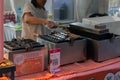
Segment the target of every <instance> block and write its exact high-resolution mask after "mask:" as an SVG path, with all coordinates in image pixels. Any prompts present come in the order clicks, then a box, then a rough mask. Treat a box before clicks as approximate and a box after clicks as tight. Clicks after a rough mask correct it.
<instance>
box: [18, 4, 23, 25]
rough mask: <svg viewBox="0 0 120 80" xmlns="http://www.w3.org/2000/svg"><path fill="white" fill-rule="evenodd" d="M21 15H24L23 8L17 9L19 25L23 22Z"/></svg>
mask: <svg viewBox="0 0 120 80" xmlns="http://www.w3.org/2000/svg"><path fill="white" fill-rule="evenodd" d="M21 15H22V7H21V6H18V8H17V23H20V22H21Z"/></svg>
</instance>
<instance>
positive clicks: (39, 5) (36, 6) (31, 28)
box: [22, 0, 55, 40]
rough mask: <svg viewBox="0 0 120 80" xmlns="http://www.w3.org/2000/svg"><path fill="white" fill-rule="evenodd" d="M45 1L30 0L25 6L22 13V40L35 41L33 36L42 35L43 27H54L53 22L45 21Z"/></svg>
mask: <svg viewBox="0 0 120 80" xmlns="http://www.w3.org/2000/svg"><path fill="white" fill-rule="evenodd" d="M46 1H47V0H31V2H28V3H26V4H25V6H24V8H23V13H22V38H25V39H33V40H36V37H35V36H34V34H39V35H42V34H43V27H44V26H45V25H47V26H48V27H49V28H52V27H54V25H55V24H54V22H52V21H48V20H47V12H46V10H45V7H44V5H45V3H46Z"/></svg>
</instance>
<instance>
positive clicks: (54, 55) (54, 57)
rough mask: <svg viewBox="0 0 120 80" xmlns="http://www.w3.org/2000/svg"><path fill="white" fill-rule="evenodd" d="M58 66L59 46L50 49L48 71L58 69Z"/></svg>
mask: <svg viewBox="0 0 120 80" xmlns="http://www.w3.org/2000/svg"><path fill="white" fill-rule="evenodd" d="M59 67H60V48H56V49H52V50H50V72H51V73H55V72H56V71H59V69H58V68H59Z"/></svg>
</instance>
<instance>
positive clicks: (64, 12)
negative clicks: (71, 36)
mask: <svg viewBox="0 0 120 80" xmlns="http://www.w3.org/2000/svg"><path fill="white" fill-rule="evenodd" d="M67 12H68V7H67V5H66V3H65V2H64V3H63V4H62V5H61V7H60V12H59V14H60V20H65V19H67V17H68V14H67Z"/></svg>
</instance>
